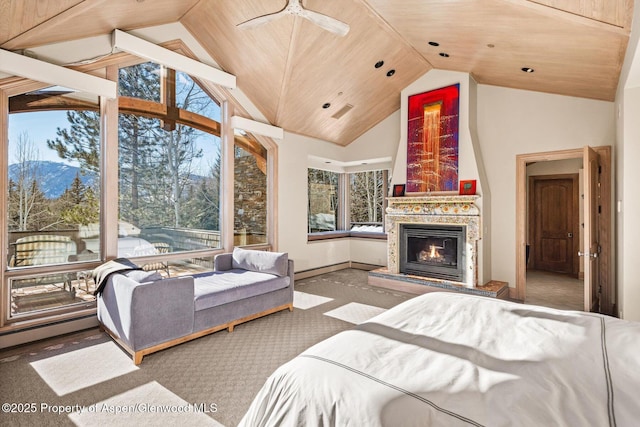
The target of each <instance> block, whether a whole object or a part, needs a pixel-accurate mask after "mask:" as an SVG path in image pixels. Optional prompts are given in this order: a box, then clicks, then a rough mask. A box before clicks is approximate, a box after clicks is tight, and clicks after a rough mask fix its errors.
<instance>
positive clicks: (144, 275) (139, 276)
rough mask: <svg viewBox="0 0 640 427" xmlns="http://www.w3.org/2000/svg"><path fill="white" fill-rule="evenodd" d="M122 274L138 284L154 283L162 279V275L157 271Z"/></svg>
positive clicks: (135, 271)
mask: <svg viewBox="0 0 640 427" xmlns="http://www.w3.org/2000/svg"><path fill="white" fill-rule="evenodd" d="M122 274H124V275H125V276H127V277H128V278H129V279H131V280H135V281H136V282H138V283H145V282H155V281H158V280H162V279H163V277H162V274H160V273H158V272H157V271H144V270H129V271H126V272H124V273H122Z"/></svg>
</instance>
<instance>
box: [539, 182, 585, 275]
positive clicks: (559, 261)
mask: <svg viewBox="0 0 640 427" xmlns="http://www.w3.org/2000/svg"><path fill="white" fill-rule="evenodd" d="M530 190H531V200H530V219H529V223H530V224H531V230H530V236H531V237H532V242H533V243H532V247H531V256H532V265H531V267H532V268H533V269H536V270H543V271H552V272H555V273H563V274H571V275H573V276H576V277H577V276H578V266H579V265H578V257H577V252H578V243H579V234H578V233H579V228H578V221H579V220H578V214H579V212H578V209H579V208H578V174H566V175H546V176H545V175H542V176H532V177H531V188H530Z"/></svg>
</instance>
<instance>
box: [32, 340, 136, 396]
mask: <svg viewBox="0 0 640 427" xmlns="http://www.w3.org/2000/svg"><path fill="white" fill-rule="evenodd" d="M31 366H32V367H33V369H35V370H36V372H38V374H39V375H40V377H41V378H42V379H43V380H44V381H45V382H46V383H47V384H48V385H49V387H51V389H52V390H53V391H55V392H56V394H57V395H58V396H64V395H65V394H69V393H73V392H74V391H78V390H82V389H83V388H87V387H91V386H94V385H96V384H100V383H101V382H104V381H108V380H111V379H113V378H116V377H119V376H121V375H126V374H128V373H130V372H133V371H136V370H138V367H137V366H135V365H134V364H133V362H132V361H131V357H129V356H128V355H127V354H125V353H124V352H123V351H122V350H120V348H118V346H117V345H116V344H115V343H113V342H106V343H102V344H98V345H94V346H90V347H85V348H81V349H78V350H74V351H70V352H68V353H63V354H59V355H57V356H51V357H47V358H44V359H41V360H38V361H35V362H31ZM91 366H95V367H96V369H87V367H91Z"/></svg>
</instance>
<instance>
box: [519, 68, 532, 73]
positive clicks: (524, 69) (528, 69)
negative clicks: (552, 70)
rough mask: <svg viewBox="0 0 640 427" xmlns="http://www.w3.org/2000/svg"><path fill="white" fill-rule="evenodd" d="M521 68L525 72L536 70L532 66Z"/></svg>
mask: <svg viewBox="0 0 640 427" xmlns="http://www.w3.org/2000/svg"><path fill="white" fill-rule="evenodd" d="M521 70H522V71H524V72H525V73H533V72H534V71H535V70H534V69H533V68H531V67H522V68H521Z"/></svg>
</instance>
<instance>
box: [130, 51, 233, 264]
mask: <svg viewBox="0 0 640 427" xmlns="http://www.w3.org/2000/svg"><path fill="white" fill-rule="evenodd" d="M118 84H119V88H120V96H121V97H130V98H135V99H133V100H127V101H125V102H127V103H128V105H130V106H131V107H132V108H131V110H135V111H136V113H128V112H124V111H122V108H121V113H120V121H119V147H118V149H119V164H120V169H119V170H120V173H119V220H120V230H119V238H118V255H119V256H123V257H135V256H145V255H153V254H157V253H171V252H181V251H192V250H199V249H209V248H219V247H221V240H220V167H221V158H220V106H219V105H218V103H216V102H215V101H214V99H213V98H212V97H211V96H209V95H208V94H207V93H206V92H205V91H204V90H203V89H202V88H201V87H200V86H199V85H198V83H197V82H196V81H194V80H193V79H192V78H191V77H189V76H188V75H186V74H184V73H181V72H174V71H173V70H167V69H164V68H162V67H158V66H157V65H155V64H152V63H143V64H139V65H134V66H130V67H126V68H121V69H120V73H119V81H118ZM157 99H161V100H162V101H163V108H155V107H154V104H155V100H157ZM145 107H146V109H147V111H143V110H144V108H145ZM165 110H166V113H155V114H152V113H151V112H152V111H165ZM138 111H142V112H141V113H137V112H138Z"/></svg>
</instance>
